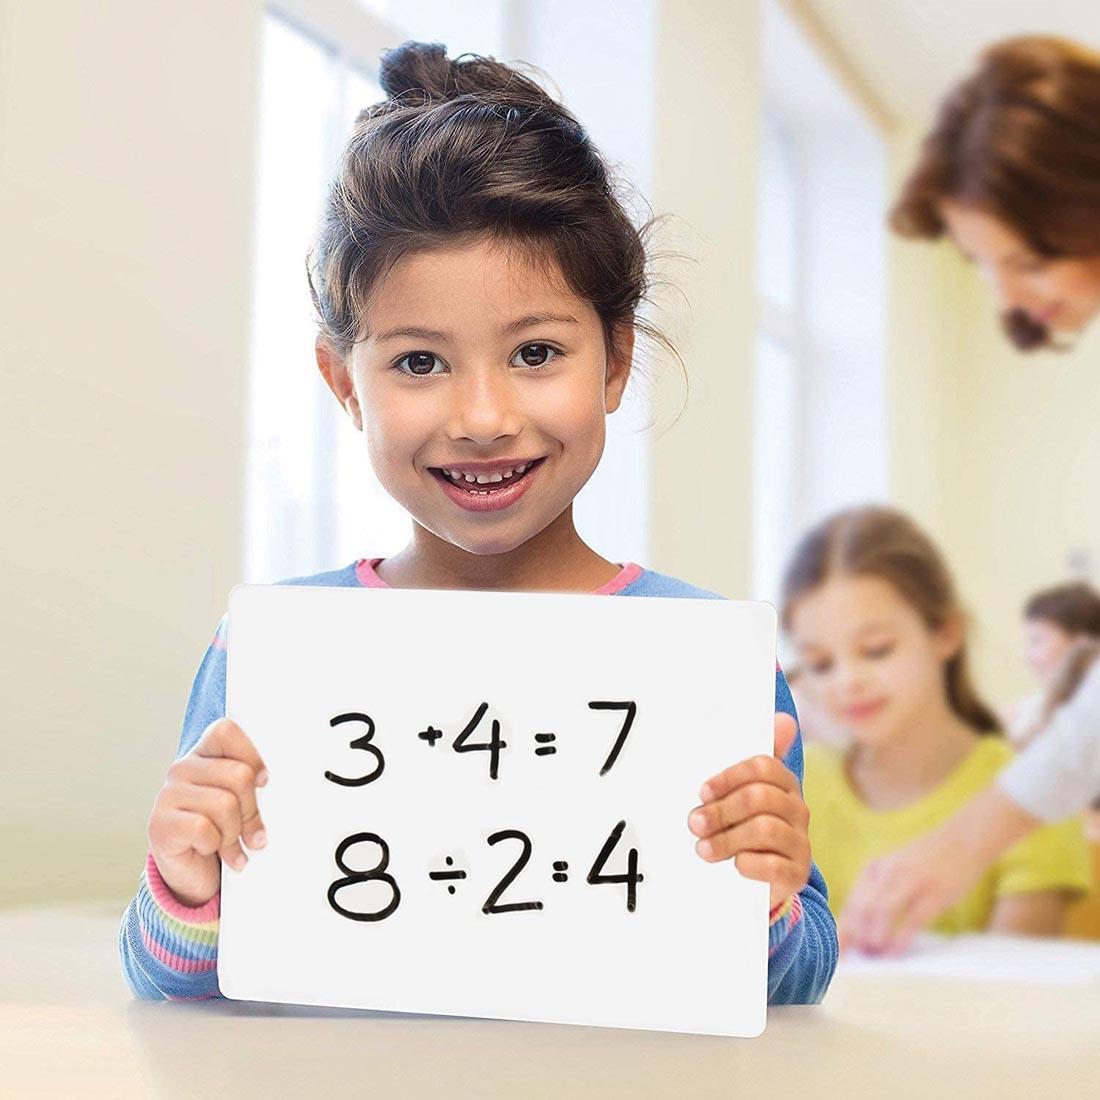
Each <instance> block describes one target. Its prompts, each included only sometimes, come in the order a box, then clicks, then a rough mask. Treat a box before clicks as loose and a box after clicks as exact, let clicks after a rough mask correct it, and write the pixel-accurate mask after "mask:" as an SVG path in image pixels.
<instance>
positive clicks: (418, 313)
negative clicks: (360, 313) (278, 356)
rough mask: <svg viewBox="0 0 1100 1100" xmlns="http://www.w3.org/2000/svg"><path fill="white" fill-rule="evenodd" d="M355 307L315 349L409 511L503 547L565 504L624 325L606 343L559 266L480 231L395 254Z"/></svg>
mask: <svg viewBox="0 0 1100 1100" xmlns="http://www.w3.org/2000/svg"><path fill="white" fill-rule="evenodd" d="M367 312H368V315H367V317H366V318H365V322H366V323H365V327H364V331H366V332H367V334H368V335H367V336H366V338H365V339H363V340H361V341H360V342H359V343H357V344H355V345H354V347H353V348H352V350H351V352H350V353H349V355H348V356H347V359H346V361H345V360H341V359H340V358H339V357H338V356H333V355H332V354H331V353H329V352H327V351H326V350H325V348H324V346H323V344H320V343H319V346H318V363H319V365H320V366H321V370H322V373H324V374H325V377H326V380H327V381H328V382H329V385H330V386H331V387H332V389H333V391H334V392H335V393H336V394H337V396H338V397H339V398H340V400H341V403H342V404H343V405H344V407H345V408H346V409H347V411H348V413H349V414H350V416H351V417H352V420H353V421H354V423H355V426H356V428H358V429H359V430H360V431H362V432H363V433H364V434H365V436H366V442H367V447H368V450H369V453H370V460H371V464H372V465H373V467H374V470H375V473H376V474H377V475H378V479H379V481H380V482H381V483H382V485H383V486H384V487H385V489H386V490H387V492H389V493H390V495H391V496H392V497H394V499H395V500H397V501H398V502H399V503H400V504H401V505H402V506H403V507H404V508H405V509H406V511H408V512H409V514H410V515H411V516H412V517H413V519H414V520H415V521H416V522H417V523H419V524H420V525H421V526H422V527H424V528H426V529H427V530H429V531H431V532H432V533H434V534H435V535H437V536H438V537H439V538H441V539H444V540H446V541H447V542H449V543H452V544H453V545H455V546H458V547H461V548H462V549H463V550H466V551H468V552H469V553H471V554H506V553H508V552H509V551H511V550H514V549H515V548H516V547H518V546H520V545H522V544H523V543H524V542H526V541H527V540H528V539H530V538H532V537H533V536H534V535H537V534H538V533H539V532H540V531H542V530H543V529H544V528H545V527H546V526H547V525H548V524H550V523H551V522H552V521H553V520H555V519H556V518H557V517H558V516H560V515H561V514H562V512H564V511H565V510H566V509H567V508H569V506H570V505H571V503H572V501H573V498H574V497H575V496H576V495H577V493H578V492H579V491H580V489H581V487H582V486H583V485H584V484H585V482H587V481H588V479H589V477H591V475H592V472H593V471H594V470H595V468H596V465H597V463H598V462H599V460H600V456H601V455H602V453H603V448H604V438H605V423H604V420H605V417H606V415H607V414H608V413H609V412H613V411H614V410H615V409H616V408H618V406H619V402H620V400H621V398H622V393H623V389H624V387H625V385H626V380H627V375H628V373H629V365H630V357H631V354H632V350H633V332H632V330H630V329H629V328H628V329H627V330H626V331H625V332H624V334H623V341H622V345H623V346H622V356H621V358H615V357H611V356H609V355H608V353H607V351H606V348H605V343H604V331H603V326H602V324H601V322H600V319H599V316H598V315H597V313H596V311H595V310H594V309H593V308H592V306H591V305H590V304H589V303H588V302H586V301H583V300H581V299H580V298H578V297H577V296H576V295H575V294H574V293H573V292H572V291H571V290H570V289H569V288H568V287H567V286H566V284H565V282H564V279H562V278H561V276H560V272H559V271H558V270H557V268H556V267H555V268H554V269H553V271H551V272H549V273H548V272H547V271H546V270H545V266H544V265H542V264H539V263H535V262H533V261H532V260H531V259H530V257H529V256H528V255H527V254H526V253H525V252H524V251H523V250H521V249H519V248H516V247H510V246H506V245H499V244H492V243H488V242H479V243H476V244H471V245H466V246H462V247H455V248H448V249H438V250H432V251H424V252H418V253H414V254H412V255H409V256H406V257H404V258H403V259H402V260H400V261H399V262H398V263H397V264H396V265H395V266H394V267H393V268H392V269H391V271H390V273H389V275H388V276H387V277H385V278H384V279H383V280H381V282H380V284H379V285H378V286H377V287H376V288H375V291H374V294H373V297H372V299H371V302H370V305H369V307H368V311H367Z"/></svg>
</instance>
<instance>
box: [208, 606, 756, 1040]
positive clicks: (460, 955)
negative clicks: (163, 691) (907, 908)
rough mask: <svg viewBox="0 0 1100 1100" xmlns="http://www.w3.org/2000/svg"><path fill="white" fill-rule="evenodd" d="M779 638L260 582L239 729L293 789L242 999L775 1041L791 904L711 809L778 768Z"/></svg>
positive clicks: (263, 879) (234, 686)
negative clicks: (719, 797)
mask: <svg viewBox="0 0 1100 1100" xmlns="http://www.w3.org/2000/svg"><path fill="white" fill-rule="evenodd" d="M775 634H776V616H775V610H774V608H772V607H771V605H769V604H766V603H748V602H733V601H727V600H707V599H667V598H657V597H632V598H626V597H623V598H616V597H599V598H597V597H593V596H592V595H590V594H582V593H578V594H571V593H569V594H566V593H538V594H520V593H496V592H462V591H422V590H411V589H352V588H321V587H301V586H282V585H241V586H238V587H237V588H234V589H233V591H232V594H231V596H230V601H229V636H228V650H229V652H228V662H229V664H228V682H227V711H226V712H227V714H228V716H229V717H231V718H232V719H234V720H235V721H236V722H237V723H238V724H239V725H240V726H241V727H242V729H243V730H244V732H245V733H246V734H247V735H248V736H249V738H250V739H251V740H252V741H253V742H254V743H255V745H256V747H257V748H258V749H259V751H260V753H261V755H262V756H263V759H264V761H265V763H266V764H267V767H268V770H269V772H270V779H269V782H268V784H267V785H266V786H265V787H263V788H260V789H259V790H258V792H257V797H258V802H259V807H260V811H261V813H262V815H263V819H264V822H265V825H266V827H267V834H268V842H267V845H266V847H264V848H262V849H260V850H258V851H256V852H253V853H251V854H250V859H249V862H248V864H247V866H246V867H245V868H244V870H243V871H242V872H235V871H233V870H232V869H230V868H229V867H227V866H223V868H222V895H221V925H220V932H219V951H218V980H219V985H220V988H221V991H222V993H223V994H224V995H225V996H227V997H231V998H237V999H245V1000H254V1001H269V1002H282V1003H291V1004H311V1005H328V1006H336V1007H348V1008H367V1009H379V1010H384V1011H400V1012H413V1013H432V1014H435V1013H439V1014H445V1015H460V1016H482V1017H497V1018H507V1019H517V1020H539V1021H548V1022H558V1023H573V1024H589V1025H599V1026H610V1027H627V1028H650V1029H659V1030H666V1031H684V1032H697V1033H704V1034H717V1035H738V1036H754V1035H759V1034H760V1033H761V1032H762V1031H763V1029H764V1023H765V1015H766V1002H767V941H768V936H767V909H768V888H767V885H766V884H765V883H762V882H754V881H750V880H748V879H745V878H742V877H741V876H740V875H739V874H738V872H737V871H736V868H735V867H734V865H733V862H732V861H723V862H719V863H707V862H705V861H704V860H702V859H700V858H699V856H698V855H696V853H695V848H694V845H695V837H694V836H693V835H692V834H691V832H690V831H689V829H688V826H687V817H688V814H689V812H690V811H691V809H692V808H693V807H694V806H695V805H697V803H698V792H699V788H700V786H701V785H702V783H703V782H704V781H705V780H706V779H707V778H709V777H710V776H711V775H713V774H715V773H716V772H718V771H720V770H721V769H723V768H725V767H728V766H730V765H731V764H733V763H735V762H737V761H738V760H741V759H744V758H745V757H748V756H752V755H756V754H758V753H768V752H771V751H772V740H773V713H774V704H775ZM628 720H629V721H628ZM494 746H495V747H494Z"/></svg>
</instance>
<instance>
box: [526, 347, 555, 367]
mask: <svg viewBox="0 0 1100 1100" xmlns="http://www.w3.org/2000/svg"><path fill="white" fill-rule="evenodd" d="M557 354H558V353H557V352H556V351H555V350H554V349H553V348H552V347H549V346H548V345H547V344H524V346H523V347H522V348H520V349H519V356H520V358H521V359H522V360H523V362H524V363H525V364H526V365H527V366H529V367H543V366H545V365H546V364H547V363H549V362H550V361H551V358H552V357H553V356H556V355H557Z"/></svg>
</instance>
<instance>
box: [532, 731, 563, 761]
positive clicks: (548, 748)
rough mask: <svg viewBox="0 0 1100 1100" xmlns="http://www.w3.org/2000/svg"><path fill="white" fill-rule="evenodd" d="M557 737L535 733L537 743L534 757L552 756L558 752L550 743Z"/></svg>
mask: <svg viewBox="0 0 1100 1100" xmlns="http://www.w3.org/2000/svg"><path fill="white" fill-rule="evenodd" d="M556 736H557V735H556V734H553V733H536V734H535V740H536V741H538V742H539V745H538V748H536V749H535V755H536V756H553V754H554V753H556V752H557V751H558V750H557V749H556V748H554V746H553V745H552V744H551V743H550V742H551V741H553V740H554V739H555V737H556Z"/></svg>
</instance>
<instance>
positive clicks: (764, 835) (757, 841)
mask: <svg viewBox="0 0 1100 1100" xmlns="http://www.w3.org/2000/svg"><path fill="white" fill-rule="evenodd" d="M695 850H696V852H698V853H699V855H700V856H701V857H702V858H703V859H705V860H707V861H708V862H715V861H717V860H721V859H729V858H730V857H731V856H735V855H737V853H738V852H773V853H775V854H776V855H780V856H783V857H785V858H786V859H790V860H797V859H801V857H802V856H803V854H808V851H809V844H808V842H807V841H806V839H805V836H804V835H803V834H802V833H800V832H799V831H798V830H797V829H796V828H795V827H794V826H793V825H791V824H790V823H789V822H787V821H784V820H783V819H782V818H781V817H775V816H774V815H772V814H760V815H758V816H757V817H752V818H749V820H748V821H743V822H742V823H741V824H740V825H736V826H734V827H733V828H732V829H724V830H722V831H721V832H719V833H715V834H714V835H713V836H709V837H707V838H706V839H705V840H699V841H697V842H696V844H695Z"/></svg>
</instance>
